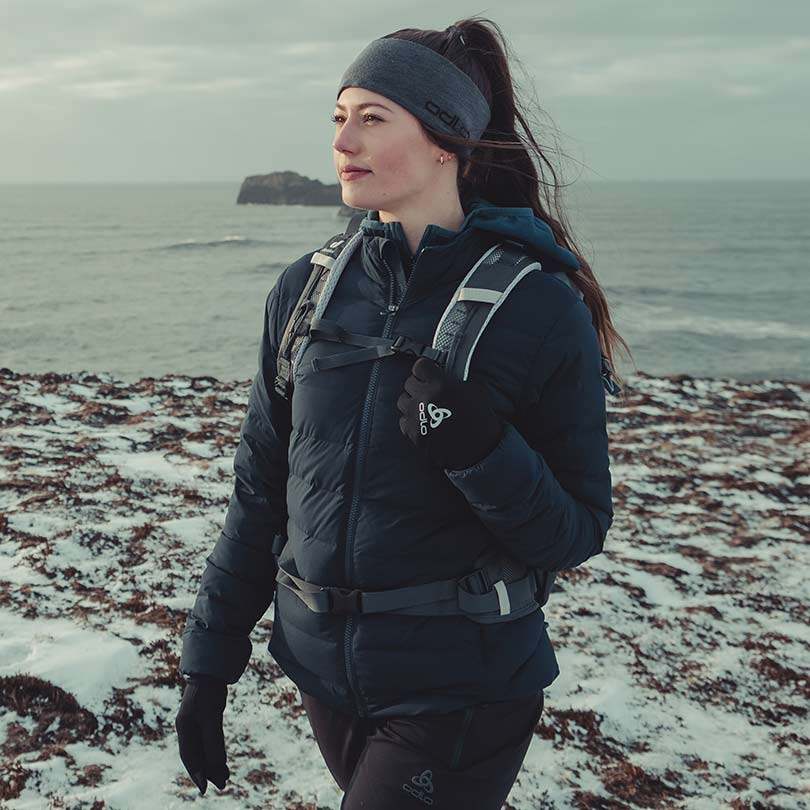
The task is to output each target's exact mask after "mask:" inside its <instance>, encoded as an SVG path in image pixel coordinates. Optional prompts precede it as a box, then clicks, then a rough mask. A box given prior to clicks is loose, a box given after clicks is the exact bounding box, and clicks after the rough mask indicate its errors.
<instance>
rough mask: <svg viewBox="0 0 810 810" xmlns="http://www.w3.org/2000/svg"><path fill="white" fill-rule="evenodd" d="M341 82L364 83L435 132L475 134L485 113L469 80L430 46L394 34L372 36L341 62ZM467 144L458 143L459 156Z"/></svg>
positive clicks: (478, 134) (487, 114)
mask: <svg viewBox="0 0 810 810" xmlns="http://www.w3.org/2000/svg"><path fill="white" fill-rule="evenodd" d="M344 87H364V88H365V89H366V90H372V91H373V92H375V93H379V94H380V95H383V96H386V97H387V98H390V99H391V101H395V102H396V103H397V104H399V105H401V106H402V107H404V108H405V109H406V110H408V112H410V113H413V114H414V115H415V116H416V117H417V118H419V119H421V120H422V121H424V122H425V123H426V124H428V125H430V126H432V127H433V128H434V129H437V130H439V131H440V132H446V133H447V134H449V135H461V136H462V137H464V138H473V139H477V138H480V137H481V135H482V134H483V132H484V130H485V129H486V128H487V124H488V123H489V119H490V114H491V113H490V108H489V104H488V103H487V100H486V99H485V98H484V96H483V95H482V93H481V91H480V90H479V89H478V87H477V86H476V84H475V82H473V80H472V79H471V78H470V77H469V76H468V75H467V74H466V73H465V72H464V71H463V70H461V69H460V68H457V67H456V66H455V65H454V64H453V63H452V62H451V61H450V60H449V59H445V58H444V57H443V56H441V55H440V54H438V53H436V51H434V50H433V49H432V48H428V47H427V46H425V45H420V44H419V43H417V42H411V41H410V40H406V39H399V38H397V37H381V38H379V39H374V40H372V41H371V42H370V43H369V44H368V45H366V47H365V48H364V49H363V50H362V51H361V52H360V54H359V55H358V56H357V58H356V59H355V60H354V61H353V62H352V63H351V64H350V65H349V67H348V68H346V70H345V72H344V73H343V77H342V78H341V80H340V89H339V90H338V93H337V95H338V97H339V96H340V94H341V92H342V91H343V88H344ZM471 151H472V150H471V149H470V148H464V149H460V150H459V152H460V153H461V154H463V155H464V156H467V155H469V153H470V152H471Z"/></svg>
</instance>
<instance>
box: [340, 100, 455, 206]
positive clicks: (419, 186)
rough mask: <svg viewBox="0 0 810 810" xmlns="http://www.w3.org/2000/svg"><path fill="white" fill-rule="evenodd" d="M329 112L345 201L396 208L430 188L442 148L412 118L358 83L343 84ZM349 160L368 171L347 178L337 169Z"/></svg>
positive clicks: (416, 198)
mask: <svg viewBox="0 0 810 810" xmlns="http://www.w3.org/2000/svg"><path fill="white" fill-rule="evenodd" d="M366 104H368V105H374V106H367V107H364V106H363V105H366ZM334 114H335V118H336V119H337V120H336V121H335V137H334V141H333V144H332V145H333V147H334V157H335V169H336V171H337V173H338V178H339V180H340V184H341V187H342V191H343V202H344V203H345V204H346V205H348V206H351V207H353V208H365V209H367V210H375V211H376V210H380V211H396V210H398V209H405V208H408V207H410V206H411V205H413V204H414V203H418V202H419V199H420V197H421V196H424V195H425V194H429V193H431V191H435V189H436V179H437V164H438V157H439V155H440V154H441V153H442V150H441V149H440V148H439V147H438V146H436V144H434V143H432V142H431V141H430V140H428V138H427V137H426V136H425V133H424V131H423V130H422V127H421V125H420V123H419V120H418V119H417V118H416V116H414V115H412V114H411V113H410V112H408V110H406V109H405V108H404V107H401V106H400V105H399V104H397V103H396V102H394V101H391V99H389V98H387V97H386V96H382V95H380V94H379V93H374V92H372V91H371V90H365V89H364V88H362V87H347V88H345V89H344V90H343V92H342V93H341V94H340V96H339V97H338V100H337V102H336V104H335V113H334ZM350 164H351V165H355V166H360V167H362V168H364V169H368V170H369V172H368V173H367V174H362V175H359V176H357V179H348V178H347V177H346V176H345V175H344V174H343V171H342V170H343V168H344V167H345V166H348V165H350Z"/></svg>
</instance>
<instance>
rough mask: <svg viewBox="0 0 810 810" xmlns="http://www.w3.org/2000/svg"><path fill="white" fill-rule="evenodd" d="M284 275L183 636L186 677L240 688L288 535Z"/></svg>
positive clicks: (268, 304)
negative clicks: (221, 516)
mask: <svg viewBox="0 0 810 810" xmlns="http://www.w3.org/2000/svg"><path fill="white" fill-rule="evenodd" d="M283 275H284V274H283V273H282V276H281V277H279V279H278V280H277V282H276V284H275V286H274V287H273V289H272V290H271V291H270V293H269V294H268V295H267V298H266V300H265V305H264V312H263V314H264V327H263V330H262V338H261V344H260V346H259V368H258V371H257V373H256V376H255V378H254V379H253V383H252V385H251V388H250V392H249V395H248V404H247V413H246V415H245V417H244V420H243V422H242V426H241V429H240V434H239V445H238V447H237V449H236V455H235V456H234V462H233V469H234V473H235V481H234V487H233V493H232V495H231V498H230V501H229V503H228V509H227V512H226V515H225V522H224V528H223V529H222V532H221V534H220V536H219V539H218V540H217V542H216V544H215V546H214V548H213V550H212V551H211V553H210V554H209V555H208V556H207V557H206V566H205V569H204V571H203V574H202V579H201V582H200V586H199V590H198V593H197V598H196V600H195V602H194V606H193V608H192V610H191V613H190V615H189V617H188V619H187V621H186V625H185V628H184V630H183V634H182V639H183V649H182V653H181V656H180V665H179V669H180V672H181V673H184V674H191V673H201V674H206V675H213V676H216V677H219V678H222V679H224V680H225V681H227V682H228V683H235V682H236V681H237V680H239V678H240V677H241V675H242V673H243V672H244V670H245V668H246V667H247V663H248V660H249V659H250V654H251V651H252V644H251V641H250V637H249V636H250V632H251V630H252V629H253V628H254V626H255V625H256V623H257V622H258V621H259V619H261V617H262V616H263V615H264V613H265V612H266V611H267V608H268V607H269V606H270V603H271V602H272V600H273V596H274V593H275V584H276V583H275V576H276V571H277V566H276V559H275V557H274V556H273V555H272V553H271V547H272V542H273V538H274V536H275V535H276V534H277V533H282V534H283V533H286V524H287V504H286V500H287V495H286V491H287V476H288V473H289V469H288V462H287V448H288V445H289V438H290V415H289V404H288V403H287V401H285V400H284V399H283V398H281V397H279V396H278V395H277V394H276V392H275V389H274V380H275V377H276V356H277V353H278V337H279V336H280V331H281V330H280V328H279V327H280V326H281V327H282V328H283V325H280V324H279V299H280V288H281V281H282V277H283Z"/></svg>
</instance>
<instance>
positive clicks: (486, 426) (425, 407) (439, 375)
mask: <svg viewBox="0 0 810 810" xmlns="http://www.w3.org/2000/svg"><path fill="white" fill-rule="evenodd" d="M397 408H398V409H399V411H400V413H401V414H402V416H401V417H400V420H399V429H400V430H401V431H402V434H403V435H404V436H407V437H408V438H409V439H410V440H411V441H412V442H413V443H414V444H415V445H416V446H417V447H419V448H422V449H425V450H426V451H427V454H428V456H429V457H430V460H431V461H432V462H433V463H434V464H437V465H439V466H441V467H443V468H445V469H448V470H461V469H464V468H465V467H470V466H472V465H473V464H476V463H477V462H479V461H481V460H482V459H483V458H485V457H486V456H488V455H489V454H490V452H492V450H494V449H495V447H496V446H497V445H498V443H499V442H500V439H501V436H502V435H503V428H504V424H503V422H502V421H501V419H500V418H499V417H498V415H497V414H496V413H495V412H494V411H493V410H492V407H491V406H490V404H489V394H488V392H487V390H486V388H485V387H484V386H483V385H481V384H480V383H478V382H475V381H473V380H459V379H456V378H455V377H451V376H449V375H448V374H447V373H446V372H445V370H444V368H442V366H440V365H439V364H438V363H436V362H435V361H433V360H430V359H428V358H427V357H419V358H417V360H416V362H415V363H414V364H413V368H411V374H410V376H409V377H408V379H406V380H405V390H404V391H403V392H402V393H401V394H400V396H399V399H398V400H397ZM450 417H452V419H451V418H450Z"/></svg>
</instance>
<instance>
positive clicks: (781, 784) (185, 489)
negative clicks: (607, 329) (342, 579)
mask: <svg viewBox="0 0 810 810" xmlns="http://www.w3.org/2000/svg"><path fill="white" fill-rule="evenodd" d="M625 383H626V387H625V399H623V400H620V399H617V398H614V397H610V398H609V400H608V416H609V422H608V430H609V434H610V448H611V472H612V476H613V484H614V509H615V519H614V524H613V526H612V527H611V530H610V532H609V534H608V538H607V541H606V544H605V551H604V553H603V554H602V555H599V556H598V557H596V558H594V559H592V560H590V561H589V562H588V563H586V564H585V565H583V566H581V567H580V568H578V569H574V570H571V571H566V572H562V573H560V574H558V576H557V583H558V586H557V589H556V590H555V592H554V593H553V594H552V596H551V598H550V600H549V603H548V605H547V606H546V609H545V612H546V618H547V620H548V622H549V633H550V636H551V639H552V642H553V643H554V646H555V650H556V651H557V655H558V659H559V662H560V667H561V675H560V677H559V678H558V679H557V681H555V683H554V684H553V685H552V686H551V687H550V688H549V689H548V690H547V692H546V694H547V698H546V710H545V711H544V713H543V716H542V717H541V719H540V722H539V724H538V726H537V729H536V731H535V739H534V740H533V742H532V746H531V748H530V750H529V753H528V755H527V758H526V761H525V763H524V767H523V770H522V771H521V775H520V779H519V783H518V784H517V785H516V786H515V788H514V789H513V791H512V794H511V795H510V800H509V801H510V803H509V804H508V805H507V807H508V808H511V810H550V809H551V808H556V809H557V810H565V809H567V808H581V807H615V808H618V807H664V806H674V805H673V804H672V802H673V801H677V802H694V804H690V806H694V807H704V806H705V807H709V806H721V805H722V806H732V807H736V808H738V810H743V808H752V809H753V808H757V807H776V806H778V807H780V808H792V807H800V806H801V802H802V801H806V798H807V796H806V792H805V791H806V776H805V773H804V766H802V764H801V762H802V761H803V756H806V751H807V747H808V745H809V744H810V739H808V735H807V733H806V731H805V729H806V728H807V723H808V711H810V709H809V708H808V707H810V680H808V678H807V672H808V671H810V639H809V638H808V634H807V627H808V626H809V625H810V584H808V578H807V575H806V572H807V570H808V564H810V546H809V545H808V543H807V539H808V536H810V469H808V459H810V419H808V417H809V416H810V383H803V382H780V381H778V380H773V381H762V382H749V383H740V382H737V381H734V380H726V379H703V378H693V377H689V376H686V375H677V376H669V377H654V376H650V375H646V374H643V373H637V374H631V375H626V377H625ZM249 386H250V381H249V380H245V381H222V380H217V379H214V378H212V377H188V376H184V375H176V376H164V377H161V378H152V377H145V378H143V379H141V380H138V381H137V382H134V383H125V382H122V381H120V380H117V379H116V378H115V377H114V376H113V375H110V374H92V373H75V374H58V373H49V374H25V373H16V372H14V371H12V370H10V369H6V368H3V369H0V393H1V394H2V399H1V400H0V437H1V438H2V441H1V447H2V449H1V450H0V465H1V466H0V806H2V807H3V808H8V810H23V808H35V807H41V806H44V805H43V802H45V801H46V800H47V801H49V802H50V803H51V804H49V806H54V807H57V806H66V807H67V806H69V807H71V808H93V810H101V808H144V810H146V808H149V810H151V808H154V807H179V806H181V803H182V802H185V801H189V800H193V799H194V797H195V796H196V795H197V791H196V788H194V786H193V785H192V783H191V782H190V780H188V779H187V777H186V776H185V772H184V770H183V768H182V764H181V763H180V760H179V757H178V755H177V753H176V740H175V736H174V725H173V722H174V715H175V712H176V710H177V706H178V704H179V699H180V692H181V680H180V677H179V674H178V672H177V664H178V659H179V651H180V632H181V629H182V625H183V623H184V621H185V618H186V615H187V613H188V610H189V608H190V607H191V604H192V602H193V598H194V594H195V593H196V588H197V585H198V581H199V576H200V574H201V573H202V569H203V566H204V562H205V556H206V555H207V554H208V553H209V551H210V549H211V548H212V547H213V544H214V542H215V541H216V538H217V536H218V533H219V531H220V530H221V527H222V521H223V518H224V514H225V509H226V507H227V501H228V498H229V496H230V493H231V490H232V482H233V467H232V464H233V454H234V451H235V449H236V445H237V442H238V433H239V427H240V424H241V420H242V418H243V415H244V411H245V407H246V403H247V393H248V389H249ZM271 619H272V607H271V609H270V610H269V611H268V613H267V614H266V615H265V617H264V618H263V619H262V620H261V621H260V623H259V624H258V625H257V627H256V630H255V632H254V633H253V636H252V638H253V643H254V650H253V656H252V659H251V661H250V664H249V666H248V669H247V671H246V672H245V675H244V676H243V678H242V679H241V680H240V682H239V683H238V684H236V685H235V686H233V687H231V689H230V690H229V695H228V708H227V709H226V714H225V733H226V744H227V748H228V756H229V765H230V768H231V771H232V774H233V776H232V779H231V781H230V782H229V783H228V786H227V787H226V790H225V791H223V792H222V794H221V795H218V796H217V802H219V803H221V804H222V806H223V807H228V808H231V807H232V808H236V807H248V806H250V807H259V806H268V804H267V802H272V806H273V807H274V808H276V807H277V808H280V810H282V809H283V810H330V809H336V808H337V807H338V805H339V803H340V797H341V795H342V794H341V792H340V791H339V790H338V788H337V786H336V785H335V783H334V782H333V781H332V779H331V777H330V775H329V773H328V771H327V770H326V767H325V765H324V764H323V761H322V759H321V758H320V754H319V753H318V751H317V747H316V745H315V742H314V740H313V738H312V735H311V731H310V730H309V726H308V723H307V721H306V718H305V716H303V710H302V709H301V707H300V705H299V703H298V699H297V690H296V688H295V686H294V684H292V682H290V681H289V680H288V679H287V678H286V676H285V675H284V674H283V673H282V672H281V670H280V669H279V668H278V666H277V665H276V664H275V662H274V661H273V660H272V659H271V658H270V656H269V654H268V653H267V652H266V650H265V646H266V643H267V640H268V638H269V635H270V633H271V632H272V621H271ZM209 789H210V790H211V791H213V792H214V793H217V791H216V790H215V789H213V788H210V786H209ZM59 802H62V804H60V803H59ZM679 806H680V805H679ZM684 806H685V805H684Z"/></svg>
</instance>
